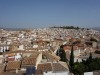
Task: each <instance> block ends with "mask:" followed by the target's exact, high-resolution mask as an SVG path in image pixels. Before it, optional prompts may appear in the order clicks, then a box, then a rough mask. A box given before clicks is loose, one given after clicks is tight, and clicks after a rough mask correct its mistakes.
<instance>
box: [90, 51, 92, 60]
mask: <svg viewBox="0 0 100 75" xmlns="http://www.w3.org/2000/svg"><path fill="white" fill-rule="evenodd" d="M89 61H92V53H91V52H90V56H89Z"/></svg>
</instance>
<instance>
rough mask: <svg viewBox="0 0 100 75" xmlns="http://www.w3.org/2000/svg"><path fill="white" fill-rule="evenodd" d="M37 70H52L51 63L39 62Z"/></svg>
mask: <svg viewBox="0 0 100 75" xmlns="http://www.w3.org/2000/svg"><path fill="white" fill-rule="evenodd" d="M37 70H40V71H43V72H46V71H52V66H51V63H43V64H38V66H37Z"/></svg>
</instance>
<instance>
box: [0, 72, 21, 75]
mask: <svg viewBox="0 0 100 75" xmlns="http://www.w3.org/2000/svg"><path fill="white" fill-rule="evenodd" d="M0 75H23V74H22V73H12V72H3V73H0Z"/></svg>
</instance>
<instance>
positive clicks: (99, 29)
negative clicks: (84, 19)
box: [92, 27, 100, 31]
mask: <svg viewBox="0 0 100 75" xmlns="http://www.w3.org/2000/svg"><path fill="white" fill-rule="evenodd" d="M92 29H94V30H98V31H100V27H94V28H92Z"/></svg>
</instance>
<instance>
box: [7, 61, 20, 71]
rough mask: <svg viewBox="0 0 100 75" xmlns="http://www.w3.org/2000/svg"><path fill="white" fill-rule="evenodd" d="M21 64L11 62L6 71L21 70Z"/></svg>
mask: <svg viewBox="0 0 100 75" xmlns="http://www.w3.org/2000/svg"><path fill="white" fill-rule="evenodd" d="M20 64H21V62H20V61H11V62H8V63H7V67H6V70H7V71H9V70H15V69H19V68H20Z"/></svg>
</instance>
